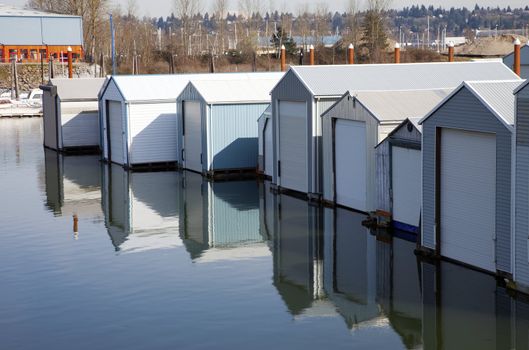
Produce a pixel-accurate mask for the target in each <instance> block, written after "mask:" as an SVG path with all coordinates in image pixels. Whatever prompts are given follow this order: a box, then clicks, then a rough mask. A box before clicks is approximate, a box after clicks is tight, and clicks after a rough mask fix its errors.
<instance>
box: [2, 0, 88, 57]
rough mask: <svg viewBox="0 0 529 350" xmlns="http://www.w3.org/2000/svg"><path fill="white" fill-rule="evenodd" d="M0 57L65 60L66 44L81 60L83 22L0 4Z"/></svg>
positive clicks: (72, 18) (71, 17)
mask: <svg viewBox="0 0 529 350" xmlns="http://www.w3.org/2000/svg"><path fill="white" fill-rule="evenodd" d="M0 28H2V29H1V30H0V61H1V62H10V61H11V60H16V61H18V62H40V60H41V58H42V60H43V61H45V62H47V61H48V60H49V59H50V57H53V59H54V60H66V55H67V50H68V47H71V48H72V51H73V57H74V60H82V59H83V57H84V52H83V22H82V19H81V17H79V16H68V15H61V14H55V13H48V12H42V11H35V10H26V9H19V8H16V7H12V6H8V5H2V4H0Z"/></svg>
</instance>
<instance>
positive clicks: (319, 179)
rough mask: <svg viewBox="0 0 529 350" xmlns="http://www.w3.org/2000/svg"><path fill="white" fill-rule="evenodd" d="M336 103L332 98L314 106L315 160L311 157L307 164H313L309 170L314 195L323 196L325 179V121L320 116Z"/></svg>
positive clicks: (322, 100)
mask: <svg viewBox="0 0 529 350" xmlns="http://www.w3.org/2000/svg"><path fill="white" fill-rule="evenodd" d="M336 101H338V99H336V98H334V99H321V100H319V101H318V102H317V104H316V107H317V111H318V113H317V115H316V116H315V117H316V121H317V123H316V130H315V131H314V135H317V136H315V137H314V139H315V141H316V144H315V147H317V153H316V154H317V155H316V158H315V157H311V158H310V159H309V163H310V162H311V161H314V164H315V167H312V166H311V169H312V171H313V174H312V176H313V179H314V184H313V185H312V192H314V193H318V194H321V195H323V192H324V190H323V189H324V186H325V185H324V183H325V179H324V174H323V172H324V170H323V169H324V165H323V163H324V155H323V149H324V142H325V141H324V137H323V129H324V125H323V124H324V123H325V121H324V120H322V119H324V118H323V117H322V116H321V115H322V114H323V113H325V112H326V111H327V110H328V109H329V108H331V107H332V105H333V104H335V103H336Z"/></svg>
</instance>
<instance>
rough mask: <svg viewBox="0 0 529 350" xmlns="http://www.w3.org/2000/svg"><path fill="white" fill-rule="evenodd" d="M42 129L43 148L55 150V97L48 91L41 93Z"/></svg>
mask: <svg viewBox="0 0 529 350" xmlns="http://www.w3.org/2000/svg"><path fill="white" fill-rule="evenodd" d="M42 102H43V106H42V107H43V112H44V113H43V119H44V121H43V123H42V124H43V128H44V146H46V147H50V148H52V149H57V132H58V131H57V123H56V121H57V119H56V118H57V116H56V113H57V106H56V99H55V96H52V94H51V92H50V91H43V95H42Z"/></svg>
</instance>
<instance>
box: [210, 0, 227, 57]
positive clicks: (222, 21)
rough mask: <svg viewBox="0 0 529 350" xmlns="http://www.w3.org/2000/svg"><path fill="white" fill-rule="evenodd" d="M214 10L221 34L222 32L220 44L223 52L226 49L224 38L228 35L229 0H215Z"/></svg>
mask: <svg viewBox="0 0 529 350" xmlns="http://www.w3.org/2000/svg"><path fill="white" fill-rule="evenodd" d="M213 11H214V12H215V16H216V17H217V18H218V21H219V34H220V45H221V50H220V51H221V52H224V51H225V50H226V46H225V44H224V43H225V41H224V38H225V36H226V14H227V11H228V0H215V5H214V9H213Z"/></svg>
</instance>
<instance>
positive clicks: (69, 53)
mask: <svg viewBox="0 0 529 350" xmlns="http://www.w3.org/2000/svg"><path fill="white" fill-rule="evenodd" d="M67 51H68V79H72V78H73V62H72V48H71V46H68V50H67Z"/></svg>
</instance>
